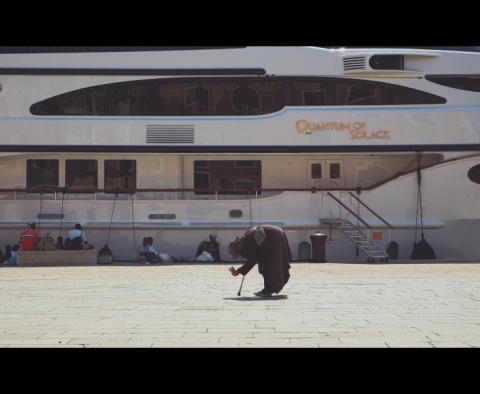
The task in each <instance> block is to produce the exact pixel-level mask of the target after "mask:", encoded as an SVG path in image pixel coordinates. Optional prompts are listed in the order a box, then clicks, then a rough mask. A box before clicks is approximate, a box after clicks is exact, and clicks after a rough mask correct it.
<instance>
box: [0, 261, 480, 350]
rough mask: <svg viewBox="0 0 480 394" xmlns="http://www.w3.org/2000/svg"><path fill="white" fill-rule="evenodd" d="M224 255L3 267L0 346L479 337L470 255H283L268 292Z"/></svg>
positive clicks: (446, 342)
mask: <svg viewBox="0 0 480 394" xmlns="http://www.w3.org/2000/svg"><path fill="white" fill-rule="evenodd" d="M231 265H232V262H230V263H219V264H218V263H171V264H156V265H153V264H151V265H139V264H134V263H118V264H117V263H115V264H112V265H90V266H50V267H48V266H42V267H39V266H1V267H0V347H3V348H10V347H15V348H17V347H22V348H24V347H41V348H59V347H62V348H71V347H73V348H98V347H102V348H112V347H114V348H210V347H212V348H272V347H274V348H304V347H307V348H405V347H408V348H451V347H454V348H471V347H479V346H480V263H479V262H467V263H463V262H462V263H456V262H440V261H439V262H405V263H402V262H390V263H373V264H369V263H357V262H352V263H328V262H327V263H313V262H293V263H292V268H291V270H290V273H291V278H290V282H289V283H288V284H287V285H286V286H285V288H284V290H283V291H282V292H281V293H280V294H278V295H274V296H273V297H270V298H257V297H255V296H254V295H253V293H254V292H255V291H258V290H261V289H262V288H263V281H262V277H261V276H260V274H259V273H258V271H257V268H256V267H255V268H254V269H253V270H252V271H251V272H250V273H249V274H248V275H247V276H246V277H245V280H244V283H243V288H242V290H241V294H240V296H239V295H238V294H237V293H238V291H239V287H240V284H241V281H242V276H241V275H240V276H238V277H233V276H231V274H230V273H229V272H228V268H229V267H230V266H231ZM233 265H234V266H235V267H237V268H238V266H239V263H238V262H237V263H233Z"/></svg>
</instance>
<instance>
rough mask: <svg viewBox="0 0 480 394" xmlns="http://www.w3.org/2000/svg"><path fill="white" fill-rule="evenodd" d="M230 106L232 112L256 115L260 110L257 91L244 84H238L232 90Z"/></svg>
mask: <svg viewBox="0 0 480 394" xmlns="http://www.w3.org/2000/svg"><path fill="white" fill-rule="evenodd" d="M232 108H233V110H234V112H237V113H240V114H243V115H258V114H259V111H260V96H259V94H258V92H257V91H256V90H255V89H252V88H250V87H248V86H245V85H242V86H238V87H237V88H235V89H234V90H233V91H232Z"/></svg>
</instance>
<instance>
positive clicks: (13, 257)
mask: <svg viewBox="0 0 480 394" xmlns="http://www.w3.org/2000/svg"><path fill="white" fill-rule="evenodd" d="M7 246H8V247H9V248H10V245H7ZM19 250H20V245H19V244H15V245H13V246H12V247H11V250H10V252H9V253H10V257H9V259H8V260H6V261H5V262H4V263H3V264H5V265H18V264H17V252H18V251H19Z"/></svg>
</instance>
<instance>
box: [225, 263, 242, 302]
mask: <svg viewBox="0 0 480 394" xmlns="http://www.w3.org/2000/svg"><path fill="white" fill-rule="evenodd" d="M229 271H230V272H233V271H235V268H233V267H230V268H229ZM244 279H245V275H243V278H242V283H240V288H239V289H238V293H237V296H240V294H241V291H242V286H243V281H244Z"/></svg>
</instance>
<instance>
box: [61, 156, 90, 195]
mask: <svg viewBox="0 0 480 394" xmlns="http://www.w3.org/2000/svg"><path fill="white" fill-rule="evenodd" d="M97 184H98V164H97V160H66V161H65V187H67V188H68V189H71V190H74V191H75V192H76V193H81V192H82V191H85V192H91V191H94V190H95V189H96V187H97Z"/></svg>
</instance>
